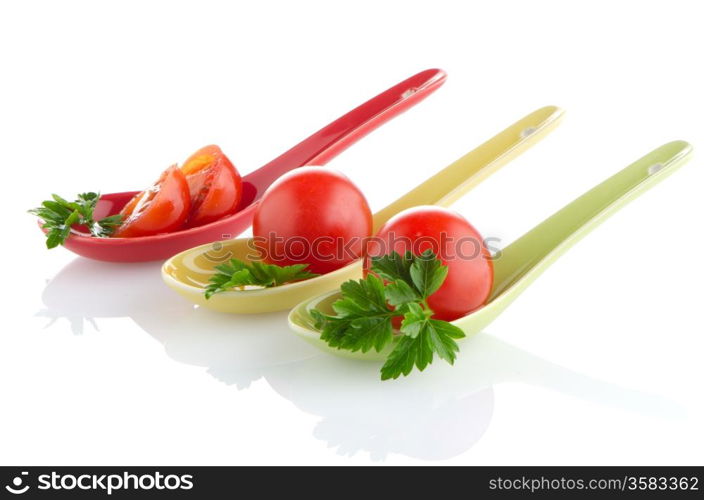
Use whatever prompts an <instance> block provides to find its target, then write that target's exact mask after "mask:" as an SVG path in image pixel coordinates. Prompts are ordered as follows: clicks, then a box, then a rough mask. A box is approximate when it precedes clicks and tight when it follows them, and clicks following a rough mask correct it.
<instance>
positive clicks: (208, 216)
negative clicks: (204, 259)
mask: <svg viewBox="0 0 704 500" xmlns="http://www.w3.org/2000/svg"><path fill="white" fill-rule="evenodd" d="M181 171H182V172H183V174H184V175H185V176H186V180H187V181H188V188H189V190H190V194H191V213H190V214H189V216H188V220H187V221H186V225H187V226H188V227H194V226H202V225H203V224H207V223H209V222H213V221H216V220H218V219H221V218H222V217H225V216H226V215H230V214H233V213H235V211H236V210H237V206H238V205H239V203H240V198H241V197H242V178H241V177H240V174H239V172H237V169H236V168H235V166H234V165H233V164H232V162H231V161H230V160H229V159H228V158H227V156H225V154H224V153H223V152H222V151H221V150H220V148H219V147H218V146H214V145H211V146H205V147H204V148H201V149H199V150H198V151H196V152H195V153H193V154H192V155H191V156H190V158H188V159H187V160H186V161H185V162H184V164H183V165H182V166H181Z"/></svg>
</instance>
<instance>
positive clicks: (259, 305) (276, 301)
mask: <svg viewBox="0 0 704 500" xmlns="http://www.w3.org/2000/svg"><path fill="white" fill-rule="evenodd" d="M561 115H562V111H561V110H560V109H558V108H556V107H555V106H546V107H544V108H541V109H539V110H537V111H534V112H533V113H530V114H529V115H527V116H525V117H523V118H522V119H520V120H519V121H517V122H516V123H514V124H513V125H511V126H509V127H508V128H507V129H505V130H503V131H502V132H500V133H499V134H498V135H496V136H494V137H493V138H491V139H489V140H488V141H487V142H485V143H484V144H482V145H480V146H479V147H477V148H476V149H474V150H473V151H471V152H469V153H467V154H466V155H465V156H463V157H462V158H460V159H459V160H457V161H456V162H454V163H452V164H451V165H449V166H447V167H445V168H444V169H443V170H441V171H440V172H438V173H437V174H435V175H434V176H432V177H431V178H430V179H428V180H426V181H425V182H423V183H422V184H421V185H419V186H418V187H416V188H415V189H413V190H411V191H410V192H408V193H407V194H405V195H403V196H402V197H401V198H399V199H398V200H396V201H395V202H393V203H392V204H390V205H389V206H387V207H386V208H384V209H382V210H380V211H379V212H377V213H376V214H374V224H373V226H374V232H376V231H377V230H378V229H379V228H380V227H381V226H382V225H383V224H384V223H385V222H386V221H387V220H389V219H390V218H391V217H392V216H394V215H396V214H397V213H399V212H401V211H402V210H405V209H407V208H410V207H413V206H417V205H439V206H449V205H450V204H452V203H453V202H454V201H456V200H457V199H458V198H460V197H461V196H462V195H463V194H465V193H466V192H467V191H469V190H470V189H471V188H472V187H474V186H476V185H477V184H479V183H480V182H481V181H483V180H484V179H486V178H487V177H488V176H489V175H491V174H492V173H493V172H495V171H496V170H498V169H499V168H500V167H502V166H503V165H505V164H506V163H507V162H508V161H510V160H511V159H512V158H514V157H516V156H518V155H519V154H520V153H522V152H523V151H525V150H526V149H527V148H528V147H530V146H532V145H533V144H535V143H536V142H538V141H539V140H540V139H542V138H543V137H544V135H545V134H547V133H548V132H550V131H551V130H552V129H553V128H554V127H555V126H556V125H557V123H558V122H559V118H560V117H561ZM230 258H238V259H241V260H244V261H246V262H251V261H252V260H258V259H259V258H260V255H259V253H258V252H257V251H256V250H255V247H254V245H253V243H252V240H251V239H247V238H242V239H236V240H230V241H222V242H216V243H211V244H207V245H201V246H199V247H196V248H192V249H190V250H186V251H185V252H181V253H180V254H178V255H175V256H174V257H172V258H170V259H169V260H167V261H166V262H165V263H164V265H163V267H162V277H163V279H164V282H165V283H166V284H167V285H168V286H169V287H171V288H172V289H174V290H175V291H176V292H178V293H180V294H181V295H183V296H184V297H186V298H187V299H188V300H190V301H191V302H193V303H195V304H198V305H200V306H203V307H207V308H210V309H214V310H217V311H221V312H230V313H238V314H247V313H250V314H251V313H261V312H271V311H282V310H287V309H291V308H292V307H293V306H295V305H296V304H298V303H299V302H300V301H301V300H303V299H305V298H307V297H313V296H316V295H319V294H321V293H323V292H327V291H330V290H334V289H336V288H338V287H339V286H340V285H341V284H342V283H344V282H345V281H347V280H349V279H356V278H360V277H361V276H362V261H361V260H357V261H355V262H353V263H351V264H348V265H347V266H345V267H343V268H341V269H338V270H336V271H333V272H331V273H327V274H324V275H321V276H317V277H315V278H310V279H307V280H304V281H299V282H296V283H290V284H284V285H281V286H276V287H272V288H262V289H254V290H232V291H226V292H221V293H217V294H214V295H213V296H212V297H210V299H206V298H205V295H204V292H205V287H206V286H207V285H208V281H209V279H210V277H211V276H212V275H213V274H215V273H216V272H217V270H216V269H215V266H217V265H219V264H222V263H223V262H226V261H227V260H229V259H230Z"/></svg>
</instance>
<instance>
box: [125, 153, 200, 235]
mask: <svg viewBox="0 0 704 500" xmlns="http://www.w3.org/2000/svg"><path fill="white" fill-rule="evenodd" d="M190 208H191V197H190V194H189V192H188V182H186V177H185V176H184V175H183V172H181V170H179V168H178V167H176V166H175V165H174V166H172V167H169V168H168V169H166V170H165V171H164V173H162V174H161V177H160V178H159V180H158V181H157V182H156V184H154V185H153V186H152V187H150V188H149V189H147V190H146V191H142V192H141V193H139V194H138V195H136V196H135V197H134V198H132V199H131V200H130V201H129V202H128V203H127V205H125V207H124V208H123V209H122V211H121V212H120V214H121V215H122V216H123V223H122V225H121V226H120V227H118V228H117V230H116V231H115V233H114V234H113V236H115V237H117V238H133V237H136V236H150V235H153V234H159V233H168V232H171V231H176V230H177V229H180V228H181V226H183V223H184V221H185V220H186V217H187V216H188V212H189V210H190Z"/></svg>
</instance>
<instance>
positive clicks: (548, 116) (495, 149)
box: [374, 106, 562, 232]
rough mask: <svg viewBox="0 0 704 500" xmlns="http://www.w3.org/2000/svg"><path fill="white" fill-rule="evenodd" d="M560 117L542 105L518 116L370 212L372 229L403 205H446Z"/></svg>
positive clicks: (555, 110)
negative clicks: (470, 149)
mask: <svg viewBox="0 0 704 500" xmlns="http://www.w3.org/2000/svg"><path fill="white" fill-rule="evenodd" d="M561 116H562V110H560V109H559V108H557V107H555V106H546V107H544V108H541V109H538V110H537V111H534V112H532V113H531V114H529V115H527V116H525V117H523V118H521V119H520V120H518V121H517V122H516V123H514V124H513V125H511V126H510V127H508V128H507V129H505V130H503V131H501V132H499V133H498V134H497V135H495V136H494V137H492V138H491V139H489V140H488V141H486V142H485V143H483V144H482V145H480V146H478V147H477V148H476V149H474V150H472V151H470V152H469V153H467V154H466V155H464V156H463V157H462V158H460V159H459V160H457V161H455V162H454V163H452V164H450V165H449V166H447V167H445V168H444V169H443V170H441V171H440V172H438V173H437V174H435V175H434V176H432V177H431V178H430V179H428V180H427V181H425V182H423V183H422V184H420V185H419V186H418V187H416V188H414V189H413V190H411V191H409V192H408V193H406V194H405V195H403V196H401V197H400V198H399V199H398V200H396V201H394V202H393V203H391V204H390V205H389V206H387V207H386V208H384V209H382V210H380V211H379V212H377V213H376V214H374V231H375V232H376V231H377V230H378V229H379V228H380V227H381V226H382V225H383V224H384V223H385V222H386V221H388V220H389V219H390V218H391V217H393V216H394V215H396V214H397V213H399V212H401V211H402V210H405V209H407V208H411V207H415V206H418V205H438V206H441V207H447V206H450V205H451V204H452V203H454V202H455V201H456V200H457V199H459V198H460V197H461V196H462V195H463V194H465V193H466V192H467V191H469V190H470V189H471V188H473V187H474V186H476V185H477V184H479V183H480V182H481V181H483V180H484V179H486V178H487V177H488V176H490V175H491V174H493V173H494V172H496V171H497V170H498V169H499V168H501V167H503V166H504V165H505V164H506V163H508V162H509V161H511V160H512V159H513V158H515V157H517V156H518V155H520V154H521V153H523V152H524V151H525V150H527V149H528V148H529V147H530V146H532V145H533V144H535V143H536V142H538V141H539V140H540V139H542V138H543V136H544V135H545V134H547V133H548V132H550V131H551V130H552V129H553V128H554V127H555V126H557V124H558V123H559V118H560V117H561Z"/></svg>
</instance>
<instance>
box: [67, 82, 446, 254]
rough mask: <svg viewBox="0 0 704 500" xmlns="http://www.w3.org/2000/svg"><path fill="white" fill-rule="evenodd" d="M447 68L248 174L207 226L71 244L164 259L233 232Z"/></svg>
mask: <svg viewBox="0 0 704 500" xmlns="http://www.w3.org/2000/svg"><path fill="white" fill-rule="evenodd" d="M445 78H446V75H445V73H444V72H443V71H442V70H439V69H429V70H426V71H422V72H420V73H418V74H416V75H414V76H412V77H410V78H408V79H406V80H404V81H402V82H401V83H399V84H397V85H394V86H393V87H391V88H390V89H388V90H386V91H385V92H382V93H381V94H379V95H378V96H376V97H374V98H373V99H371V100H369V101H367V102H365V103H364V104H362V105H361V106H358V107H357V108H355V109H353V110H352V111H350V112H349V113H347V114H345V115H343V116H342V117H340V118H338V119H337V120H335V121H334V122H332V123H331V124H329V125H327V126H326V127H324V128H322V129H320V130H319V131H318V132H316V133H315V134H313V135H311V136H310V137H308V138H307V139H305V140H304V141H303V142H301V143H299V144H298V145H297V146H294V147H293V148H291V149H290V150H288V151H287V152H285V153H284V154H282V155H281V156H279V157H278V158H276V159H274V160H273V161H271V162H269V163H268V164H266V165H264V166H263V167H261V168H259V169H258V170H255V171H254V172H252V173H250V174H248V175H246V176H244V177H243V178H242V185H243V195H242V200H241V201H240V206H239V209H238V211H237V213H235V214H233V215H231V216H229V217H224V218H222V219H220V220H218V221H215V222H212V223H210V224H205V225H203V226H199V227H195V228H191V229H185V230H183V231H176V232H173V233H166V234H159V235H155V236H145V237H140V238H92V237H89V236H82V235H80V234H73V235H71V236H70V237H69V238H68V240H67V241H66V243H65V245H64V246H65V247H66V248H68V249H69V250H71V251H72V252H74V253H77V254H78V255H82V256H83V257H89V258H91V259H97V260H104V261H112V262H142V261H151V260H163V259H167V258H168V257H170V256H172V255H174V254H176V253H178V252H181V251H183V250H185V249H187V248H191V247H193V246H196V245H201V244H203V243H208V242H212V241H218V240H223V239H228V238H232V237H234V236H237V235H238V234H240V233H241V232H242V231H244V230H245V229H247V228H248V227H249V226H250V225H251V224H252V217H253V214H254V209H255V207H256V205H257V202H258V201H259V198H260V197H261V195H262V193H263V192H264V191H265V190H266V188H267V187H269V185H270V184H271V183H272V182H274V181H275V180H276V179H278V178H279V177H280V176H281V175H283V174H285V173H286V172H288V171H290V170H292V169H294V168H297V167H301V166H304V165H311V164H315V165H323V164H325V163H326V162H328V161H329V160H330V159H332V158H333V157H335V156H336V155H338V154H339V153H341V152H342V151H344V150H345V149H346V148H347V147H349V146H350V145H352V144H353V143H355V142H356V141H358V140H359V139H361V138H362V137H364V136H365V135H367V134H368V133H369V132H371V131H372V130H374V129H376V128H378V127H379V126H381V125H383V124H384V123H386V122H387V121H389V120H390V119H391V118H393V117H395V116H397V115H399V114H400V113H402V112H403V111H405V110H407V109H408V108H410V107H411V106H413V105H414V104H416V103H418V102H420V101H421V100H423V99H424V98H426V97H427V96H429V95H430V94H431V93H432V92H434V91H435V90H436V89H438V88H439V87H440V86H441V85H442V84H443V83H444V81H445ZM135 194H137V191H132V192H125V193H112V194H106V195H103V196H102V197H101V199H100V200H99V201H98V205H97V207H96V211H95V214H96V217H98V218H99V217H105V216H107V215H112V214H115V213H118V212H119V211H120V210H121V209H122V207H123V206H124V205H125V204H126V203H127V202H128V201H129V200H130V199H131V198H132V196H134V195H135Z"/></svg>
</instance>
